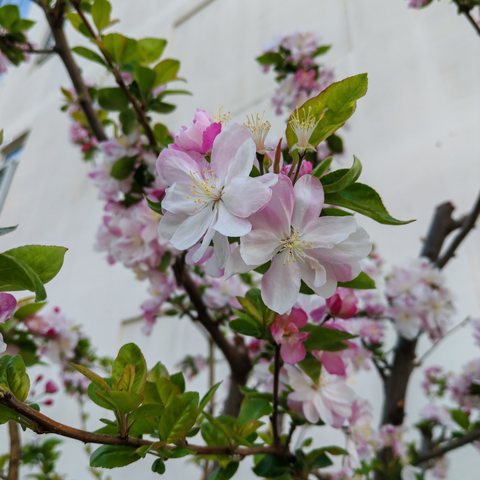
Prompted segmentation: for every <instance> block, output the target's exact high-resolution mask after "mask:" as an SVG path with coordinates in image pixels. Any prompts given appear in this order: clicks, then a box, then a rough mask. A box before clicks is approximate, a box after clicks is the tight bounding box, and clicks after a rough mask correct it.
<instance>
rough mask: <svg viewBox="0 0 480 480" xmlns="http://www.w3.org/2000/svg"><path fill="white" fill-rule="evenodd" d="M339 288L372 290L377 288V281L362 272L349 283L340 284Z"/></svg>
mask: <svg viewBox="0 0 480 480" xmlns="http://www.w3.org/2000/svg"><path fill="white" fill-rule="evenodd" d="M338 286H339V287H344V288H354V289H356V290H372V289H374V288H376V285H375V280H374V279H373V278H372V277H370V275H368V274H367V273H365V272H360V273H359V274H358V276H357V277H355V278H354V279H353V280H350V281H349V282H338Z"/></svg>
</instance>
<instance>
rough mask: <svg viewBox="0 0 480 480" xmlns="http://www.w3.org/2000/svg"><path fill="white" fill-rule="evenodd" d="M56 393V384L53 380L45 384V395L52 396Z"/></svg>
mask: <svg viewBox="0 0 480 480" xmlns="http://www.w3.org/2000/svg"><path fill="white" fill-rule="evenodd" d="M57 392H58V387H57V385H56V383H55V382H54V381H53V380H48V382H47V383H45V393H49V394H53V393H57Z"/></svg>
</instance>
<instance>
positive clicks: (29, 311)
mask: <svg viewBox="0 0 480 480" xmlns="http://www.w3.org/2000/svg"><path fill="white" fill-rule="evenodd" d="M46 304H47V302H31V303H27V304H25V305H22V306H21V307H20V308H19V309H18V310H17V311H16V312H15V318H17V319H18V320H24V319H25V318H27V317H30V316H31V315H35V314H36V313H37V312H38V311H40V310H41V309H42V308H43V307H44V306H45V305H46Z"/></svg>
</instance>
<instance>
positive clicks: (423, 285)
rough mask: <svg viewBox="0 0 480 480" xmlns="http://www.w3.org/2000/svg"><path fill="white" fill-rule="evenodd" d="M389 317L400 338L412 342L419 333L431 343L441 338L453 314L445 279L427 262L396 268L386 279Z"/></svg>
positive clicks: (450, 297)
mask: <svg viewBox="0 0 480 480" xmlns="http://www.w3.org/2000/svg"><path fill="white" fill-rule="evenodd" d="M385 294H386V298H387V300H388V307H387V310H386V315H387V316H389V317H391V318H393V319H394V323H395V327H396V328H397V330H398V332H399V333H400V335H402V336H403V337H405V338H408V339H413V338H415V337H416V336H417V335H418V334H419V333H420V331H425V332H427V334H428V336H429V337H430V339H431V340H433V341H435V340H438V339H439V338H442V337H443V335H444V334H445V332H446V329H447V327H448V326H449V324H450V321H451V318H452V314H453V313H454V308H453V303H452V296H451V293H450V291H449V289H448V288H447V287H446V285H445V279H444V277H443V275H442V274H441V273H440V271H439V270H438V269H436V268H435V267H433V266H432V265H431V264H430V263H429V261H428V260H426V259H419V260H416V261H415V262H412V263H411V265H410V266H409V267H395V268H394V269H393V271H392V273H391V274H390V275H389V276H388V277H387V279H386V286H385Z"/></svg>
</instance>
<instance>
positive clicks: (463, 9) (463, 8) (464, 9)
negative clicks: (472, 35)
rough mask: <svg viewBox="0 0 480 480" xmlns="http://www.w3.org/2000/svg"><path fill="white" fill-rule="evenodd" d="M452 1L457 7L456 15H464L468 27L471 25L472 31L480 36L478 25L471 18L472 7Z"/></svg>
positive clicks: (479, 26) (458, 0)
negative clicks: (468, 24)
mask: <svg viewBox="0 0 480 480" xmlns="http://www.w3.org/2000/svg"><path fill="white" fill-rule="evenodd" d="M453 1H454V3H455V4H456V5H457V7H458V13H459V14H463V15H465V17H466V19H467V20H468V21H469V23H470V25H472V27H473V29H474V30H475V31H476V32H477V34H478V35H480V25H479V24H478V23H477V21H476V20H475V19H474V18H473V16H472V13H471V11H472V8H473V7H471V6H469V5H463V4H462V3H461V2H460V0H453Z"/></svg>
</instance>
